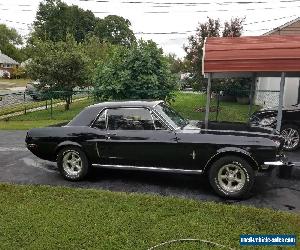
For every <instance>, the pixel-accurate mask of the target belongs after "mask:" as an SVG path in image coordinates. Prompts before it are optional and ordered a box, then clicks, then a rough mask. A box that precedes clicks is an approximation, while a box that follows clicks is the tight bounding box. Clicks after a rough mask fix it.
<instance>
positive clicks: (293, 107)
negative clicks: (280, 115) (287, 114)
mask: <svg viewBox="0 0 300 250" xmlns="http://www.w3.org/2000/svg"><path fill="white" fill-rule="evenodd" d="M282 110H283V111H285V110H300V104H295V105H289V106H282ZM270 111H272V112H276V113H277V111H278V106H277V107H265V108H262V109H261V110H259V111H258V112H270Z"/></svg>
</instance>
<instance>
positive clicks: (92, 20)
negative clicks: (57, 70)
mask: <svg viewBox="0 0 300 250" xmlns="http://www.w3.org/2000/svg"><path fill="white" fill-rule="evenodd" d="M95 24H96V17H95V15H94V14H93V12H91V11H90V10H83V9H81V8H79V7H78V6H76V5H72V6H69V5H67V4H65V3H63V2H62V1H60V0H45V1H44V2H41V3H40V5H39V8H38V10H37V14H36V20H35V21H34V25H33V28H34V31H33V36H34V37H37V38H38V39H40V40H43V41H45V40H51V41H54V42H57V41H65V40H66V37H67V34H71V35H73V36H74V38H75V40H76V41H77V42H82V41H83V40H84V39H85V37H86V35H87V34H89V33H91V32H93V31H94V29H95Z"/></svg>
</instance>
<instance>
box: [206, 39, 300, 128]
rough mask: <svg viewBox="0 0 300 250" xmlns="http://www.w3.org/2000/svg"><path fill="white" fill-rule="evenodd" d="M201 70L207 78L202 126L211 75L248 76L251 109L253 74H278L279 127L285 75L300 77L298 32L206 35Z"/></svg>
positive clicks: (268, 75) (208, 98) (217, 76)
mask: <svg viewBox="0 0 300 250" xmlns="http://www.w3.org/2000/svg"><path fill="white" fill-rule="evenodd" d="M202 73H203V75H204V76H205V77H206V78H208V84H207V100H206V112H205V128H206V129H207V128H208V120H209V109H210V99H211V81H212V79H214V78H240V77H248V78H252V84H251V90H250V108H249V113H251V109H252V105H253V99H254V91H255V79H256V77H281V81H280V94H279V105H278V114H277V126H276V130H277V131H280V129H281V120H282V106H283V94H284V84H285V77H300V36H251V37H250V36H249V37H208V38H206V40H205V42H204V46H203V58H202Z"/></svg>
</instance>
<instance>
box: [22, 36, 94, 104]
mask: <svg viewBox="0 0 300 250" xmlns="http://www.w3.org/2000/svg"><path fill="white" fill-rule="evenodd" d="M33 47H34V49H32V51H33V54H32V58H31V60H30V62H29V64H28V66H27V70H28V74H29V76H30V77H31V78H32V79H33V80H39V81H40V83H41V86H40V87H41V88H43V87H45V86H46V85H48V86H50V90H51V91H65V92H64V94H63V95H62V96H61V97H62V98H63V99H65V101H66V106H65V109H66V110H69V106H70V102H71V97H72V95H73V89H74V88H75V87H78V86H79V87H83V86H86V85H87V83H88V81H87V79H88V75H89V68H88V66H87V65H88V58H87V57H86V56H85V55H84V53H83V50H82V46H81V45H80V44H78V43H77V42H76V41H75V39H74V38H73V37H72V36H71V35H68V36H67V39H66V42H63V41H60V42H56V43H55V42H52V41H41V40H34V42H33Z"/></svg>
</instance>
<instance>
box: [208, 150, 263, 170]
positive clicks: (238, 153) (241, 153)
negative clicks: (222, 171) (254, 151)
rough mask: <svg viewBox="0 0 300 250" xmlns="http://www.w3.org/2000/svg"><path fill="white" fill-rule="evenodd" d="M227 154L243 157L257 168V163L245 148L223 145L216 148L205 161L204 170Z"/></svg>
mask: <svg viewBox="0 0 300 250" xmlns="http://www.w3.org/2000/svg"><path fill="white" fill-rule="evenodd" d="M229 154H231V155H236V156H240V157H243V158H245V159H246V160H248V161H249V162H250V163H252V164H254V167H255V169H258V166H259V164H258V163H257V161H256V160H255V159H254V158H253V156H252V155H251V154H250V153H249V152H248V151H247V150H245V149H242V148H238V147H225V148H220V149H218V150H217V152H216V153H215V154H214V155H213V156H212V157H211V158H210V159H209V160H208V161H207V163H206V165H205V167H204V171H206V170H207V169H208V168H209V167H210V166H211V164H212V163H213V162H215V161H216V160H218V159H220V158H221V157H222V156H225V155H229Z"/></svg>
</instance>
